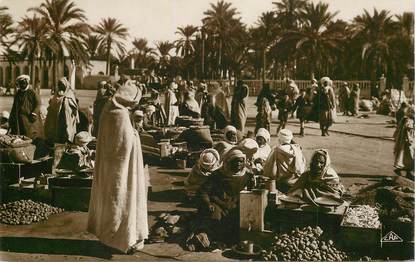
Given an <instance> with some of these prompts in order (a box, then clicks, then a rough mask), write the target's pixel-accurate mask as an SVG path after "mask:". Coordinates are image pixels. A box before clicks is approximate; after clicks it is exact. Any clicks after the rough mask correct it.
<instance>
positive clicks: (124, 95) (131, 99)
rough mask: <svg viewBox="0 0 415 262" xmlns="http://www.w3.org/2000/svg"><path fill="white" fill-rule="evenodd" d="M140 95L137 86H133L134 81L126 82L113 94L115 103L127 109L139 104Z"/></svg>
mask: <svg viewBox="0 0 415 262" xmlns="http://www.w3.org/2000/svg"><path fill="white" fill-rule="evenodd" d="M141 95H142V92H141V90H140V89H139V88H138V86H136V85H135V84H134V81H132V80H127V81H126V82H125V83H124V84H123V85H121V86H120V87H119V88H118V90H117V91H116V92H115V95H114V99H115V101H116V102H117V103H119V104H121V105H123V106H125V107H127V108H132V107H134V106H136V105H137V104H138V103H139V102H140V99H141Z"/></svg>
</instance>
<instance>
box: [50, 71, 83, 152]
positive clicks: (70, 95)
mask: <svg viewBox="0 0 415 262" xmlns="http://www.w3.org/2000/svg"><path fill="white" fill-rule="evenodd" d="M78 123H79V113H78V103H77V102H76V98H75V94H74V92H73V90H72V89H71V87H70V83H69V81H68V80H67V79H66V78H65V77H63V78H61V79H60V80H59V82H58V87H57V90H56V92H55V94H54V96H53V97H52V99H51V100H50V101H49V107H48V114H47V115H46V120H45V134H46V139H47V140H48V142H49V143H51V144H53V143H61V144H64V143H66V142H73V139H74V137H75V134H76V133H77V130H76V125H77V124H78Z"/></svg>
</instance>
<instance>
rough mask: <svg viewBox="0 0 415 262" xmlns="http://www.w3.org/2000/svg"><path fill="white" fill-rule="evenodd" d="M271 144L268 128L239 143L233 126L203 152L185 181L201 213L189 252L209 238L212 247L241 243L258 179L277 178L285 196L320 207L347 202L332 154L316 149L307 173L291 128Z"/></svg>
mask: <svg viewBox="0 0 415 262" xmlns="http://www.w3.org/2000/svg"><path fill="white" fill-rule="evenodd" d="M269 142H270V134H269V132H268V131H267V130H266V129H263V128H261V129H259V130H258V132H257V134H256V135H255V139H253V138H243V139H238V134H237V131H236V129H235V128H234V127H233V126H227V127H226V128H225V130H224V137H223V140H222V141H220V142H218V143H217V144H216V145H214V148H210V149H206V150H204V151H203V152H202V153H201V154H200V158H199V161H198V162H197V164H196V165H195V166H194V167H193V169H192V171H191V172H190V174H189V176H188V177H187V179H186V181H185V192H186V195H187V196H188V197H189V198H190V199H193V200H194V203H195V204H196V206H197V208H198V214H199V215H200V219H199V222H198V223H199V225H198V226H196V227H195V230H194V232H193V235H192V237H190V238H189V239H187V243H186V244H187V245H188V246H189V248H190V246H191V248H192V249H193V248H194V245H195V244H196V243H195V242H197V241H198V239H200V238H203V237H208V238H209V241H210V242H211V243H212V241H213V242H220V243H224V244H231V243H232V241H236V240H237V237H238V230H239V193H240V192H241V190H244V189H250V188H252V186H253V185H254V183H255V176H256V175H262V176H265V177H269V178H270V179H272V180H275V181H276V188H277V189H278V190H279V191H280V192H282V193H284V194H286V195H290V196H293V197H298V198H300V199H302V200H303V201H305V202H307V203H308V204H311V205H317V204H316V203H315V202H314V200H315V199H316V198H317V197H320V196H327V197H332V198H337V199H339V198H341V196H342V194H343V192H344V187H343V186H342V184H341V183H340V179H339V176H338V175H337V173H336V172H335V171H334V169H333V168H332V167H331V165H330V164H331V162H330V157H329V154H328V152H327V150H325V149H318V150H316V151H315V153H314V154H313V156H312V158H311V163H310V168H309V170H307V171H306V160H305V157H304V154H303V152H302V148H301V146H300V145H298V144H297V143H295V141H294V140H293V134H292V132H291V131H290V130H288V129H282V130H280V132H279V134H278V145H277V146H276V147H275V148H274V149H273V150H272V149H271V147H270V145H269ZM201 234H202V235H201ZM224 236H226V237H224Z"/></svg>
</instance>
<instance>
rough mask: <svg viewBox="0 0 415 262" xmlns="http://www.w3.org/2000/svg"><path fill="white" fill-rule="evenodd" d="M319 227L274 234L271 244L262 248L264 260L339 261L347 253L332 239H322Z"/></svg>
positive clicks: (344, 257)
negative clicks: (264, 248)
mask: <svg viewBox="0 0 415 262" xmlns="http://www.w3.org/2000/svg"><path fill="white" fill-rule="evenodd" d="M322 234H323V230H322V229H321V228H320V227H315V228H312V227H305V228H303V229H298V228H296V229H294V230H293V231H291V233H290V234H282V235H276V236H275V237H274V241H273V243H272V246H271V247H270V248H269V249H268V250H263V251H262V254H261V260H265V261H279V260H284V261H341V260H345V259H347V254H346V253H345V252H343V251H340V250H338V249H336V247H335V246H334V242H333V241H332V240H328V241H325V240H323V239H322V237H321V236H322Z"/></svg>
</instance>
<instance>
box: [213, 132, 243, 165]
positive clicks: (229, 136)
mask: <svg viewBox="0 0 415 262" xmlns="http://www.w3.org/2000/svg"><path fill="white" fill-rule="evenodd" d="M223 133H224V134H223V140H222V141H219V142H217V143H216V144H215V146H214V148H215V149H216V150H217V151H218V153H219V155H220V156H221V157H223V155H224V154H225V153H226V152H228V151H229V150H230V149H231V148H232V147H234V146H236V144H237V143H238V136H237V131H236V128H235V127H234V126H230V125H229V126H226V127H225V129H224V132H223Z"/></svg>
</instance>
